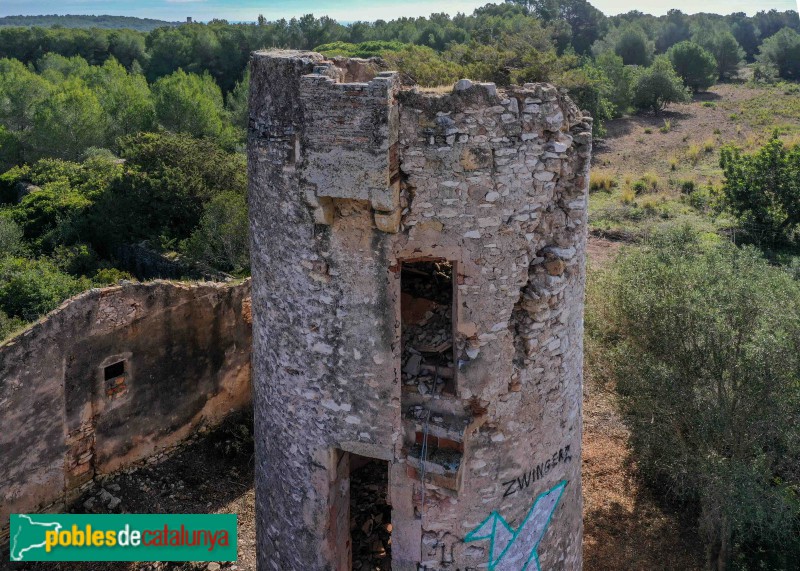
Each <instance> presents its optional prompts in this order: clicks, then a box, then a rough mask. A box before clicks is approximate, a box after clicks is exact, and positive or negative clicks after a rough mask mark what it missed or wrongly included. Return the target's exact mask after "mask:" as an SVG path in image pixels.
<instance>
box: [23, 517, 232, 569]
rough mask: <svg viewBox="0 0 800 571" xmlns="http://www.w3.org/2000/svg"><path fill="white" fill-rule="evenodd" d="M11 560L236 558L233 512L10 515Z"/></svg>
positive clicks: (223, 559) (222, 559)
mask: <svg viewBox="0 0 800 571" xmlns="http://www.w3.org/2000/svg"><path fill="white" fill-rule="evenodd" d="M9 532H10V533H9V547H10V553H11V561H236V514H97V515H89V514H12V515H11V528H10V530H9Z"/></svg>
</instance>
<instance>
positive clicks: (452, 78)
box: [384, 45, 483, 87]
mask: <svg viewBox="0 0 800 571" xmlns="http://www.w3.org/2000/svg"><path fill="white" fill-rule="evenodd" d="M384 59H385V60H386V63H387V64H388V65H389V67H390V68H392V69H396V70H398V71H400V72H402V73H403V74H405V75H406V76H408V78H410V79H411V80H412V81H414V82H415V83H417V84H419V85H423V86H430V87H436V86H439V85H447V84H452V83H455V82H456V81H458V80H459V79H460V78H461V76H462V75H463V68H462V67H461V66H460V65H458V64H457V63H454V62H452V61H447V60H444V59H443V58H442V56H441V55H439V54H438V53H437V52H435V51H434V50H432V49H431V48H429V47H426V46H411V45H409V46H405V47H404V48H403V49H402V50H398V51H396V52H387V53H386V54H385V56H384ZM478 79H483V78H478Z"/></svg>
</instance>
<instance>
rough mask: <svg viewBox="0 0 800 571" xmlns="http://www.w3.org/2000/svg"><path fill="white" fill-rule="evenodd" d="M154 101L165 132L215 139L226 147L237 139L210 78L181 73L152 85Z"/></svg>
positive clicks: (163, 78) (219, 92) (219, 94)
mask: <svg viewBox="0 0 800 571" xmlns="http://www.w3.org/2000/svg"><path fill="white" fill-rule="evenodd" d="M153 98H154V100H155V109H156V114H157V116H158V121H159V122H160V123H161V124H162V125H163V126H164V127H165V128H167V129H169V130H171V131H175V132H180V133H189V134H190V135H193V136H195V137H212V138H214V139H217V140H219V141H222V142H223V143H224V144H226V145H230V144H232V142H233V140H234V139H235V136H234V135H233V133H232V132H231V131H230V129H229V126H228V124H227V121H228V118H227V115H226V112H225V107H224V104H223V99H222V91H221V90H220V88H219V87H218V86H217V84H216V83H215V82H214V79H213V78H212V77H211V76H210V75H208V74H204V75H202V76H200V75H195V74H193V73H185V72H184V71H183V70H180V69H179V70H178V71H176V72H175V73H173V74H172V75H168V76H166V77H162V78H161V79H159V80H158V81H157V82H156V83H155V84H154V85H153Z"/></svg>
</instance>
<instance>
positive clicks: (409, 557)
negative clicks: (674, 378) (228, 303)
mask: <svg viewBox="0 0 800 571" xmlns="http://www.w3.org/2000/svg"><path fill="white" fill-rule="evenodd" d="M251 72H252V73H251V92H250V124H249V142H248V152H249V167H248V168H249V179H250V225H251V231H252V237H251V240H252V262H253V316H254V357H253V358H254V376H253V382H254V385H255V410H256V439H257V448H256V450H257V454H256V458H257V464H258V465H257V482H256V484H257V487H256V490H257V495H256V501H257V519H258V563H259V570H260V571H267V570H276V571H278V570H280V571H290V570H291V571H315V570H323V569H324V570H337V571H338V570H348V571H349V569H351V568H354V566H355V568H358V567H360V566H361V564H362V563H363V558H364V557H371V558H377V560H378V563H379V564H380V565H382V567H380V568H384V569H385V568H388V565H389V562H390V563H391V568H392V569H394V570H395V571H398V570H400V571H403V570H412V569H413V570H418V569H429V570H432V569H452V570H467V569H485V568H488V569H490V570H504V571H519V570H523V569H525V570H528V571H532V570H534V569H542V570H547V571H549V570H565V571H575V570H578V569H580V568H581V539H582V523H581V507H582V506H581V479H580V465H581V463H580V454H581V385H582V350H583V347H582V341H581V339H582V334H583V292H584V279H585V270H584V265H585V264H584V262H585V242H586V201H587V189H588V169H589V159H590V154H591V118H589V117H586V116H583V115H582V114H581V112H580V111H579V110H578V109H577V108H576V107H575V105H574V104H573V103H572V102H571V101H570V100H569V99H568V98H567V97H566V96H565V95H564V94H563V93H560V92H559V91H558V90H557V89H555V88H554V87H552V86H550V85H546V84H526V85H524V86H522V87H512V88H509V89H507V90H501V89H497V88H496V87H495V85H494V84H491V83H472V82H470V81H468V80H461V81H459V82H458V83H457V84H456V86H455V88H454V89H452V90H447V92H442V91H441V90H438V91H437V92H435V93H434V92H431V93H426V92H425V91H424V90H421V89H417V88H412V89H405V88H401V85H400V81H399V76H398V74H397V73H395V72H389V71H381V70H380V69H378V66H377V63H376V62H374V61H369V60H354V59H351V60H348V59H342V58H337V59H335V60H334V61H328V60H326V59H325V58H324V57H323V56H321V55H319V54H317V53H312V52H297V51H268V52H258V53H255V54H254V56H253V60H252V68H251ZM365 474H371V476H365ZM375 474H377V479H376V476H375ZM369 478H372V480H370V479H369ZM365 482H366V483H365ZM378 508H381V509H382V510H383V511H382V512H381V513H378V514H377V515H375V514H374V513H373V514H372V515H369V513H368V512H370V511H372V512H375V511H376V509H378ZM365 513H366V514H367V516H365V515H364V514H365ZM358 518H360V519H358ZM362 522H363V523H362ZM376 534H379V536H380V537H379V536H376ZM389 535H390V537H391V543H390V544H389V542H388V541H386V538H387V537H388V536H389ZM376 537H379V539H378V540H376ZM381 537H382V539H380V538H381ZM365 542H366V543H365ZM365 545H366V546H365ZM365 553H367V554H369V555H364V554H365ZM380 558H384V559H383V560H382V561H380ZM354 559H355V560H356V561H354ZM370 564H371V565H374V564H375V561H374V560H371V563H370ZM361 568H362V569H365V568H367V567H361ZM370 568H375V567H370Z"/></svg>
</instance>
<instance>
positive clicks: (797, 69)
mask: <svg viewBox="0 0 800 571" xmlns="http://www.w3.org/2000/svg"><path fill="white" fill-rule="evenodd" d="M760 52H761V53H760V54H759V55H758V61H759V63H760V64H761V65H762V66H765V67H762V68H760V69H759V75H760V78H762V79H763V78H767V79H769V76H770V75H771V72H770V71H767V70H774V71H772V73H775V74H777V75H778V76H779V77H781V78H783V79H789V80H798V79H800V34H798V33H797V32H796V31H795V30H792V29H791V28H784V29H782V30H781V31H780V32H778V33H777V34H775V35H774V36H772V37H770V38H767V39H766V40H764V43H763V44H761V48H760ZM756 79H759V78H756Z"/></svg>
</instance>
